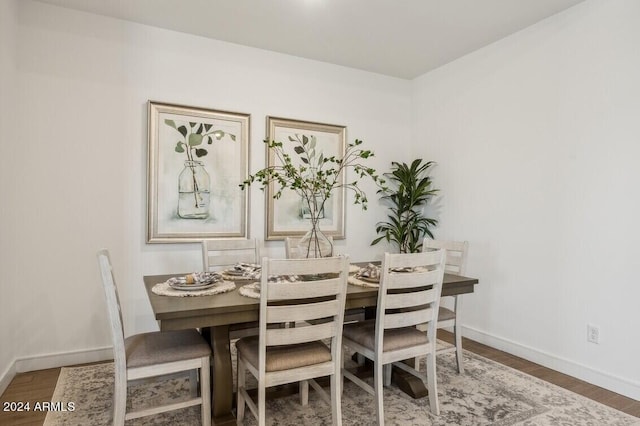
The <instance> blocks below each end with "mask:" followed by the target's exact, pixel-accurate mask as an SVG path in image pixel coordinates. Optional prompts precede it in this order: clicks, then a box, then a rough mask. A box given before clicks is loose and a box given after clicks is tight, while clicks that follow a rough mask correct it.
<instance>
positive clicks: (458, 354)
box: [453, 319, 464, 374]
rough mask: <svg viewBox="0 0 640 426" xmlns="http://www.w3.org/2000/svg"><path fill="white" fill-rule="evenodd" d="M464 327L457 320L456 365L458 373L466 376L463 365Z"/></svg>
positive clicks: (454, 328)
mask: <svg viewBox="0 0 640 426" xmlns="http://www.w3.org/2000/svg"><path fill="white" fill-rule="evenodd" d="M461 328H462V327H460V323H459V322H458V320H457V319H456V324H455V326H454V327H453V330H454V333H455V340H456V363H457V364H458V373H459V374H464V366H463V365H462V330H461Z"/></svg>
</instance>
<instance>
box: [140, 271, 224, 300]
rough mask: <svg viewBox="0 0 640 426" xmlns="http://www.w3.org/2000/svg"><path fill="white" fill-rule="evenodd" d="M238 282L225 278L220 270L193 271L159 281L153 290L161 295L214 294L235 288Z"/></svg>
mask: <svg viewBox="0 0 640 426" xmlns="http://www.w3.org/2000/svg"><path fill="white" fill-rule="evenodd" d="M235 288H236V284H235V283H234V282H232V281H227V280H225V279H224V277H223V276H222V274H220V273H218V272H193V273H191V274H186V275H180V276H176V277H171V278H169V279H168V280H167V281H165V282H161V283H158V284H156V285H154V286H153V287H152V288H151V291H152V292H153V293H155V294H157V295H160V296H178V297H186V296H212V295H214V294H220V293H226V292H228V291H232V290H235Z"/></svg>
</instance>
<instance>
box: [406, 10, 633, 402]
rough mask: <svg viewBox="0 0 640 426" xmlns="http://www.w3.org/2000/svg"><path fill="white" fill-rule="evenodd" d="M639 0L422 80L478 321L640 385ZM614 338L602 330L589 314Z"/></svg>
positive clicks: (425, 134)
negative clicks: (590, 336)
mask: <svg viewBox="0 0 640 426" xmlns="http://www.w3.org/2000/svg"><path fill="white" fill-rule="evenodd" d="M639 21H640V2H637V1H635V0H617V1H588V2H586V3H583V4H580V5H578V6H576V7H573V8H571V9H569V10H568V11H566V12H564V13H562V14H560V15H557V16H554V17H551V18H549V19H547V20H545V21H543V22H541V23H539V24H537V25H535V26H533V27H530V28H528V29H526V30H524V31H522V32H520V33H518V34H516V35H514V36H511V37H509V38H506V39H504V40H502V41H500V42H497V43H495V44H493V45H491V46H488V47H487V48H484V49H482V50H480V51H477V52H475V53H473V54H471V55H468V56H467V57H464V58H462V59H460V60H458V61H456V62H453V63H451V64H449V65H447V66H444V67H442V68H440V69H438V70H436V71H434V72H431V73H429V74H426V75H424V76H421V77H420V78H418V79H416V80H415V81H414V86H413V89H414V105H413V114H414V120H415V127H414V134H413V139H414V140H418V141H420V142H421V143H420V144H416V145H414V154H415V155H416V156H424V157H425V158H427V159H430V160H435V161H437V162H438V163H439V164H438V167H437V169H436V170H435V171H434V179H435V182H436V183H437V185H438V186H439V187H440V188H441V189H442V197H441V200H439V203H438V205H439V214H440V219H441V224H440V226H439V228H438V229H437V235H436V237H440V238H454V239H468V240H469V241H470V255H469V264H468V271H467V272H468V274H469V275H471V276H477V277H479V278H480V285H479V286H478V287H477V293H476V294H474V295H471V296H468V297H467V298H466V299H467V302H466V304H465V311H464V312H465V317H464V325H465V326H466V328H465V335H467V336H469V337H472V338H473V339H474V340H478V341H481V342H485V343H488V344H490V345H491V346H494V347H498V348H504V349H506V350H507V351H508V352H511V353H514V354H518V355H521V356H524V357H525V358H529V359H532V360H534V361H537V362H540V363H542V364H545V365H548V366H550V367H552V368H555V369H560V370H561V371H565V372H567V373H569V374H572V375H574V376H578V377H582V378H584V379H586V380H588V381H591V382H593V383H596V384H600V385H601V386H603V387H607V388H610V389H613V390H615V391H617V392H619V393H623V394H626V395H628V396H631V397H633V398H635V399H640V364H639V363H638V354H640V340H639V339H638V336H639V334H638V325H639V324H640V316H639V314H638V308H637V305H638V300H640V281H639V279H638V275H637V271H636V270H635V266H636V265H637V264H638V259H639V258H640V248H639V245H638V238H639V237H640V221H638V218H639V217H640V196H639V195H638V185H639V184H640V167H638V161H639V159H640V118H639V117H640V78H639V76H640V50H639V47H638V46H639V44H638V42H639V41H640V26H638V22H639ZM588 323H591V324H594V325H597V326H598V327H599V328H600V344H599V345H595V344H592V343H587V341H586V336H587V333H586V330H587V324H588Z"/></svg>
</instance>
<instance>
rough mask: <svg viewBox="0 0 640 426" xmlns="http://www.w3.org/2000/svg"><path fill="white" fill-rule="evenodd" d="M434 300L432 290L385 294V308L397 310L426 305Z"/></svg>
mask: <svg viewBox="0 0 640 426" xmlns="http://www.w3.org/2000/svg"><path fill="white" fill-rule="evenodd" d="M435 299H436V291H435V290H434V289H432V288H430V289H428V290H422V291H414V292H410V293H400V294H387V300H386V306H385V307H386V308H387V309H397V308H407V307H412V306H419V305H426V304H427V303H431V302H433V301H435Z"/></svg>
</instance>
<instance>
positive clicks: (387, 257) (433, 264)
mask: <svg viewBox="0 0 640 426" xmlns="http://www.w3.org/2000/svg"><path fill="white" fill-rule="evenodd" d="M445 256H446V250H435V251H426V252H422V253H394V254H391V253H385V254H384V259H383V261H382V268H381V270H380V289H379V290H378V306H377V317H376V343H375V347H376V351H378V352H379V353H380V355H381V353H382V348H383V342H382V339H383V336H384V330H386V329H392V328H401V327H411V326H415V325H418V324H426V327H427V336H428V338H429V342H430V343H433V344H434V345H435V336H436V335H435V333H436V325H437V324H436V323H437V319H438V308H439V306H440V293H441V292H442V281H443V278H444V262H445ZM409 268H412V269H413V270H410V271H407V269H409ZM396 271H397V272H396Z"/></svg>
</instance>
